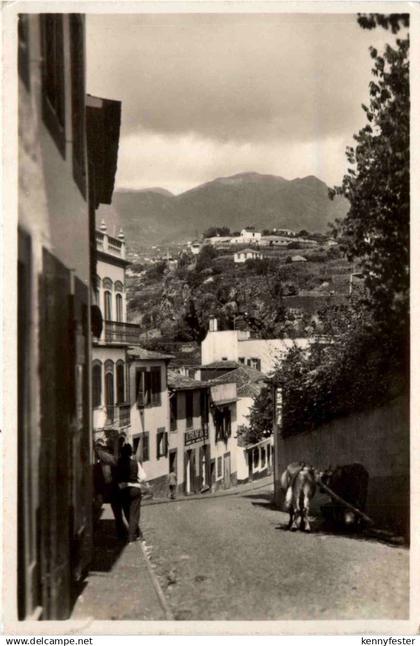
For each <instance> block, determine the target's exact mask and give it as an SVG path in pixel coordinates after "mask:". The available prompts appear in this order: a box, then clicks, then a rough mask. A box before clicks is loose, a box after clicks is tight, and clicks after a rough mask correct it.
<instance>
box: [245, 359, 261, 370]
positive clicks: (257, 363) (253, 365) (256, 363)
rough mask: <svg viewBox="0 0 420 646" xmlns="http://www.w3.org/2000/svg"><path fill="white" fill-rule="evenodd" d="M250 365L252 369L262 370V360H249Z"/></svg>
mask: <svg viewBox="0 0 420 646" xmlns="http://www.w3.org/2000/svg"><path fill="white" fill-rule="evenodd" d="M248 365H249V366H251V368H256V369H257V370H261V359H258V358H257V357H254V358H252V359H250V360H249V363H248Z"/></svg>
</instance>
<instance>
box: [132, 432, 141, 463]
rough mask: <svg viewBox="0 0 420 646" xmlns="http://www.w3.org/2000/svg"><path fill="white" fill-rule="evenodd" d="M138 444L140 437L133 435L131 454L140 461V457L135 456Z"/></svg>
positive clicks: (138, 455)
mask: <svg viewBox="0 0 420 646" xmlns="http://www.w3.org/2000/svg"><path fill="white" fill-rule="evenodd" d="M140 442H141V435H133V454H134V455H135V456H136V458H137V459H141V455H140V454H137V450H138V448H139V445H140ZM140 448H141V447H140Z"/></svg>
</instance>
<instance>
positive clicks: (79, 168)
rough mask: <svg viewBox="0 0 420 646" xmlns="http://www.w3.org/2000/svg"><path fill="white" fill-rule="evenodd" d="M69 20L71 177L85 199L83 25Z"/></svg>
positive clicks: (73, 16) (76, 18)
mask: <svg viewBox="0 0 420 646" xmlns="http://www.w3.org/2000/svg"><path fill="white" fill-rule="evenodd" d="M69 20H70V60H71V111H72V114H71V120H72V135H73V177H74V181H75V182H76V184H77V186H78V187H79V189H80V192H81V194H82V195H83V197H86V156H85V150H86V139H85V123H86V119H85V43H84V24H83V18H82V16H81V15H80V14H77V13H72V14H70V16H69Z"/></svg>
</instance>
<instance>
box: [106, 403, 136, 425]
mask: <svg viewBox="0 0 420 646" xmlns="http://www.w3.org/2000/svg"><path fill="white" fill-rule="evenodd" d="M105 426H106V427H113V428H123V427H124V426H130V404H115V406H109V405H107V406H106V422H105Z"/></svg>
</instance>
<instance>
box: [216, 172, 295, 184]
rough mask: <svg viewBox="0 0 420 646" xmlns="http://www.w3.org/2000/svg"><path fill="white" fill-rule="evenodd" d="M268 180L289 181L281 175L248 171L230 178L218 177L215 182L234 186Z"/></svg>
mask: <svg viewBox="0 0 420 646" xmlns="http://www.w3.org/2000/svg"><path fill="white" fill-rule="evenodd" d="M266 180H271V181H272V180H274V181H277V182H286V181H287V180H285V179H284V178H283V177H280V176H279V175H268V174H264V173H256V172H255V171H246V172H243V173H235V175H229V176H228V177H216V179H214V180H213V182H219V183H221V184H234V183H240V182H263V181H266Z"/></svg>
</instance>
